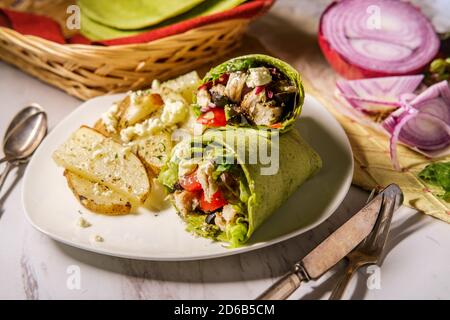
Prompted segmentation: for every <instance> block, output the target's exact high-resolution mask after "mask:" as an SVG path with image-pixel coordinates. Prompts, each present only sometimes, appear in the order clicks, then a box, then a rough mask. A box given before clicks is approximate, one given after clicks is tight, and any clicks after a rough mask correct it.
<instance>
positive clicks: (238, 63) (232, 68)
mask: <svg viewBox="0 0 450 320" xmlns="http://www.w3.org/2000/svg"><path fill="white" fill-rule="evenodd" d="M257 64H258V61H256V60H254V59H236V60H232V61H229V62H227V63H223V64H221V65H219V66H217V67H215V68H213V69H212V70H210V71H209V72H208V74H207V75H206V82H208V81H211V80H216V79H219V77H220V76H221V75H222V74H224V73H226V72H236V71H242V70H247V69H249V68H252V67H255V66H256V65H257Z"/></svg>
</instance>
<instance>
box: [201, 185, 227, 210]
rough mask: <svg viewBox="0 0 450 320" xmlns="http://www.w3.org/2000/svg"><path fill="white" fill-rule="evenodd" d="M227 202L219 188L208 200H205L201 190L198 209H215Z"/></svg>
mask: <svg viewBox="0 0 450 320" xmlns="http://www.w3.org/2000/svg"><path fill="white" fill-rule="evenodd" d="M227 203H228V202H227V200H226V199H225V198H224V197H223V194H222V192H221V191H220V190H219V191H217V192H216V193H214V194H213V196H212V197H211V201H210V202H208V201H206V199H205V193H204V192H202V194H201V197H200V209H202V211H203V212H212V211H216V210H217V209H220V208H222V207H223V206H224V205H226V204H227Z"/></svg>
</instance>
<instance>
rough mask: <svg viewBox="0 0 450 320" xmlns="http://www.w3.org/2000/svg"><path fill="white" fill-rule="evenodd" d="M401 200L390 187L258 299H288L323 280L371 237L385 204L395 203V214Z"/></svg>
mask: <svg viewBox="0 0 450 320" xmlns="http://www.w3.org/2000/svg"><path fill="white" fill-rule="evenodd" d="M402 197H403V195H402V191H401V190H400V188H399V187H398V186H397V185H395V184H392V185H389V186H388V187H387V188H385V189H384V190H382V191H381V192H380V193H379V194H378V195H377V196H376V197H374V198H373V200H372V201H370V202H369V203H368V204H367V205H366V206H365V207H364V208H362V209H361V210H360V211H359V212H358V213H356V214H355V215H354V216H353V217H352V218H350V219H349V220H348V221H347V222H346V223H344V224H343V225H342V226H341V227H340V228H339V229H337V230H336V231H335V232H334V233H332V234H331V235H330V236H329V237H328V238H326V239H325V240H324V241H323V242H322V243H321V244H319V245H318V246H317V247H316V248H315V249H313V250H312V251H311V252H310V253H309V254H308V255H307V256H306V257H304V258H303V259H302V260H301V261H299V262H297V263H296V264H295V266H294V268H293V270H291V271H290V272H288V273H287V274H286V275H284V276H283V277H282V278H281V279H280V280H278V281H277V282H276V283H275V284H274V285H272V286H271V287H270V288H269V289H268V290H266V291H265V292H264V293H263V294H262V295H260V296H259V297H258V298H257V299H260V300H281V299H286V298H288V297H289V296H290V295H291V294H292V293H293V292H294V291H295V290H297V289H298V287H299V286H300V284H301V283H302V282H304V281H309V280H311V279H317V278H319V277H320V276H322V275H323V274H324V273H325V272H326V271H328V270H329V269H331V268H332V267H333V266H335V265H336V264H337V263H338V262H339V261H340V260H342V259H343V258H344V257H345V256H346V255H347V254H348V253H350V252H351V251H352V250H353V249H355V248H356V246H357V245H358V244H359V243H361V241H363V240H364V239H365V238H366V237H367V236H368V235H369V234H370V232H371V231H372V229H373V227H374V226H375V223H376V221H377V218H378V215H379V213H380V210H381V209H382V204H383V202H384V201H386V200H387V201H393V203H395V204H396V205H394V206H392V210H396V209H398V207H399V206H400V204H401V202H402V201H399V199H402Z"/></svg>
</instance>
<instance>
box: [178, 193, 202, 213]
mask: <svg viewBox="0 0 450 320" xmlns="http://www.w3.org/2000/svg"><path fill="white" fill-rule="evenodd" d="M173 200H174V205H175V207H176V208H177V210H178V211H179V212H180V213H181V215H183V216H185V215H187V214H189V213H191V212H192V211H194V210H195V209H196V208H197V206H198V199H197V197H196V195H195V193H193V192H189V191H185V190H183V191H180V190H177V191H175V193H174V194H173Z"/></svg>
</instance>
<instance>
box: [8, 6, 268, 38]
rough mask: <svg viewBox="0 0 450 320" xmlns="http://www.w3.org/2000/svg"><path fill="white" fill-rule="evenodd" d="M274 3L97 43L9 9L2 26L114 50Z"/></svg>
mask: <svg viewBox="0 0 450 320" xmlns="http://www.w3.org/2000/svg"><path fill="white" fill-rule="evenodd" d="M274 1H275V0H253V1H250V2H246V3H244V4H242V5H240V6H238V7H236V8H233V9H231V10H227V11H224V12H221V13H217V14H213V15H209V16H205V17H197V18H194V19H190V20H186V21H182V22H179V23H177V24H174V25H170V26H167V27H162V28H159V29H155V30H150V31H148V32H144V33H141V34H138V35H134V36H130V37H124V38H118V39H111V40H104V41H95V42H93V41H91V40H89V39H87V38H86V37H84V36H83V35H81V34H77V35H75V36H73V37H72V38H70V39H64V36H63V33H62V31H61V28H60V26H59V24H58V23H57V22H56V21H54V20H52V19H50V18H48V17H44V16H40V15H36V14H32V13H26V12H19V11H14V10H10V9H0V26H1V27H8V28H12V29H14V30H16V31H18V32H20V33H22V34H24V35H33V36H37V37H41V38H44V39H47V40H50V41H54V42H57V43H61V44H64V43H71V44H96V45H104V46H114V45H124V44H133V43H146V42H150V41H154V40H157V39H161V38H165V37H169V36H173V35H176V34H179V33H183V32H186V31H188V30H191V29H195V28H198V27H201V26H204V25H207V24H211V23H217V22H221V21H225V20H231V19H250V18H254V17H257V16H259V15H262V14H264V13H265V12H267V10H269V8H270V7H271V6H272V4H273V3H274Z"/></svg>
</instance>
